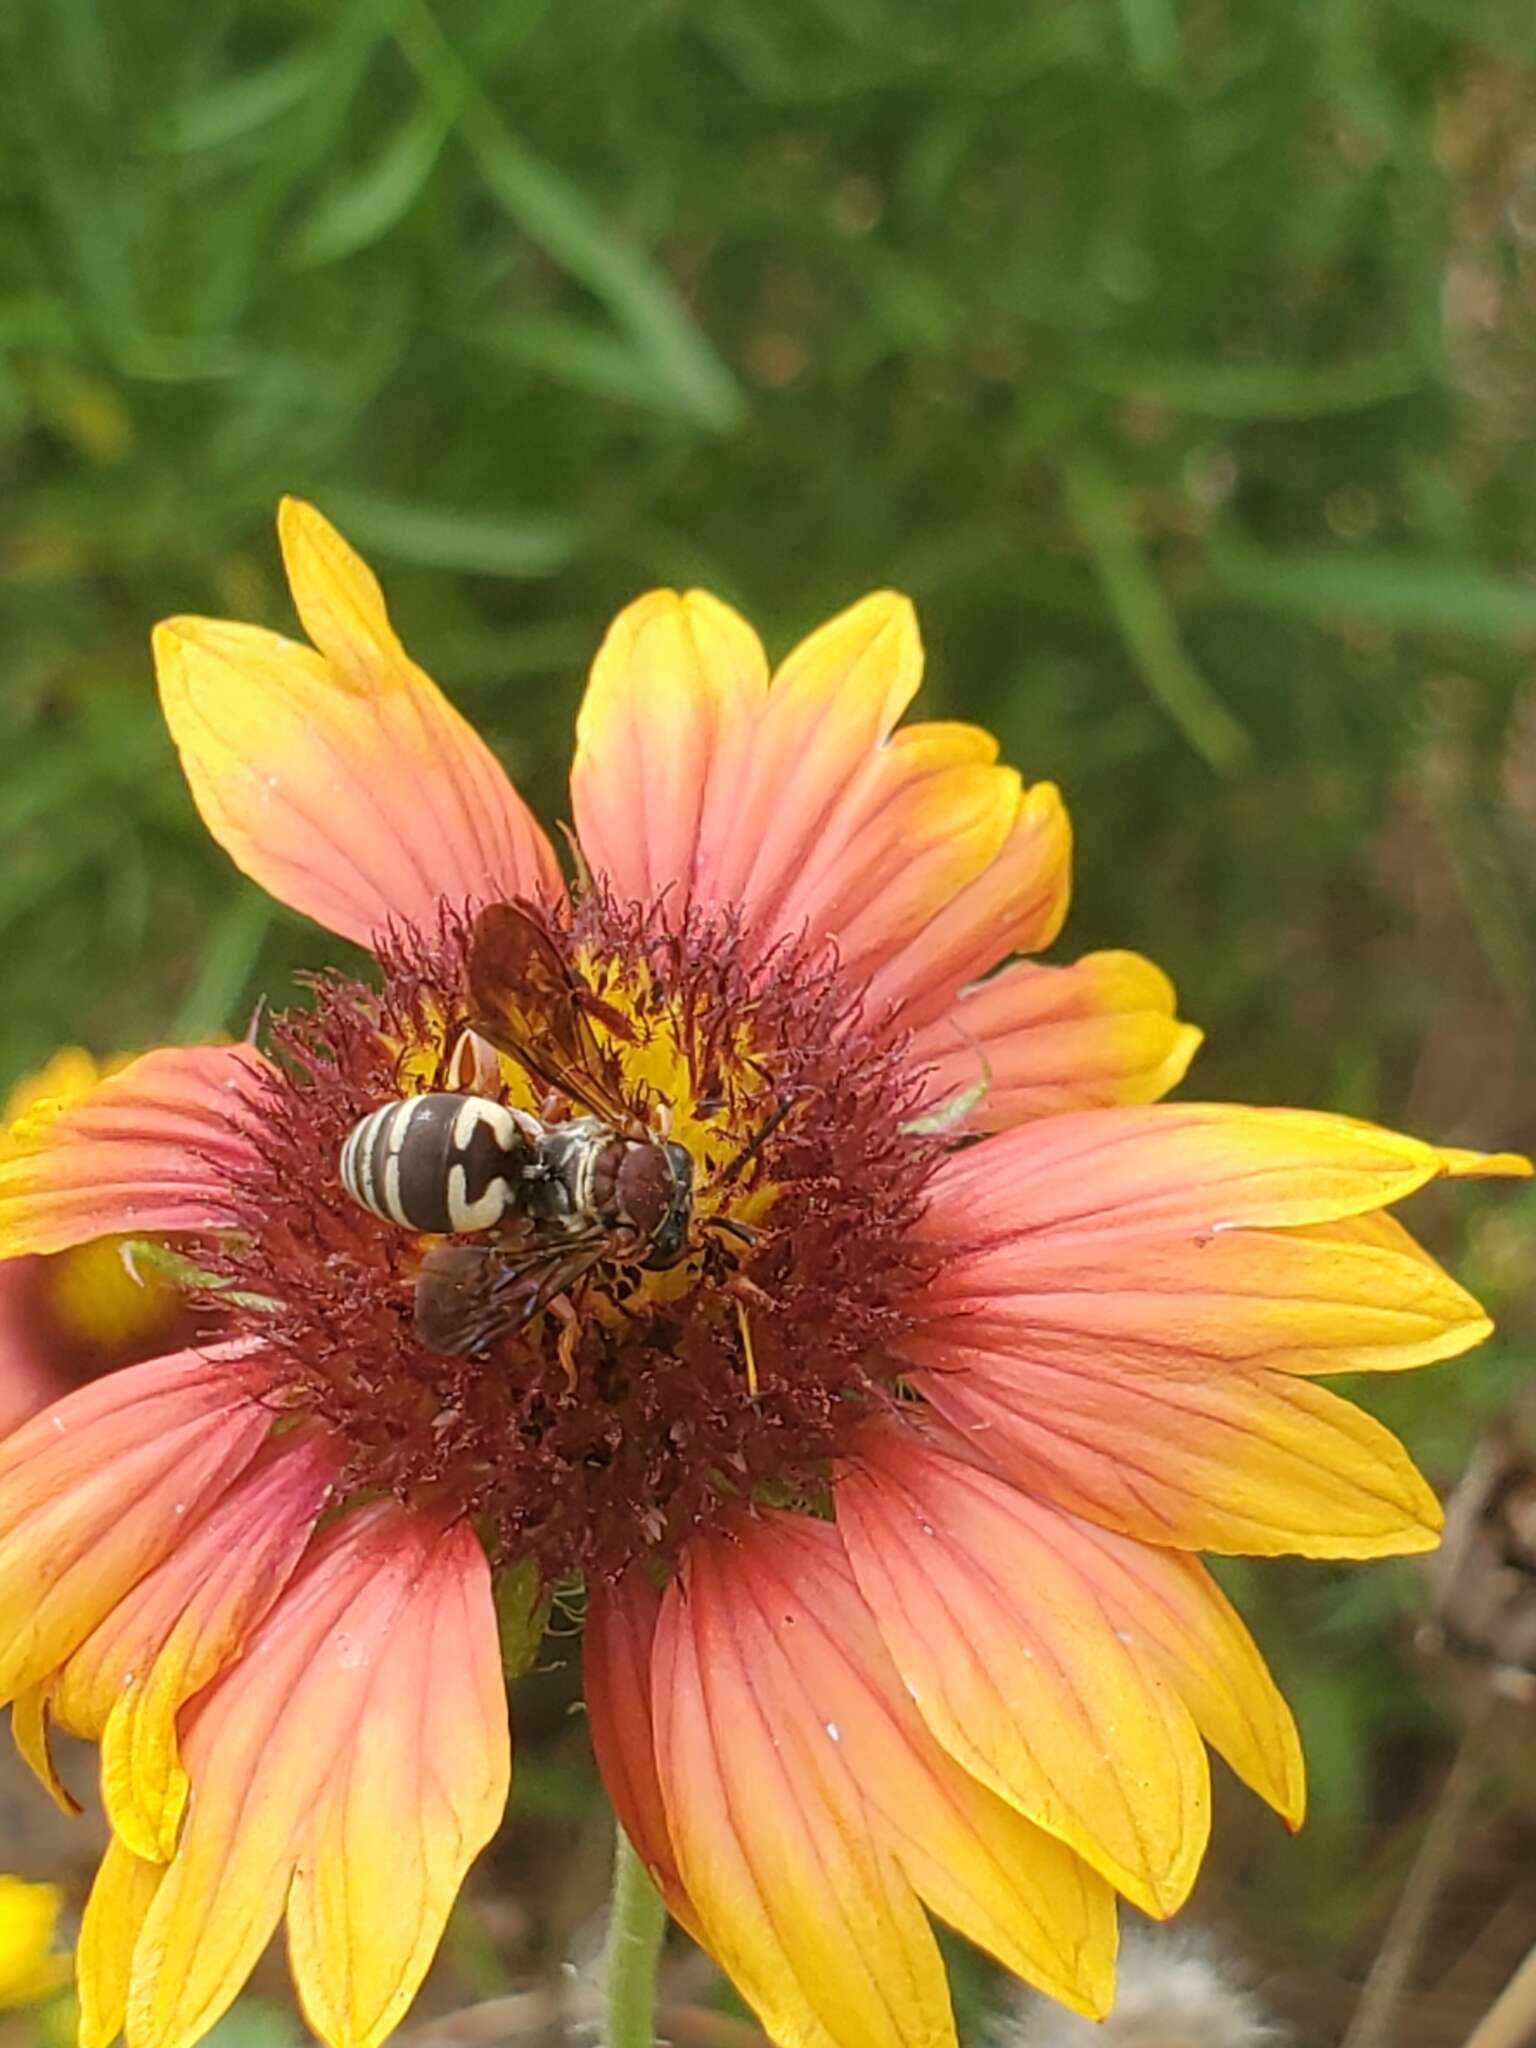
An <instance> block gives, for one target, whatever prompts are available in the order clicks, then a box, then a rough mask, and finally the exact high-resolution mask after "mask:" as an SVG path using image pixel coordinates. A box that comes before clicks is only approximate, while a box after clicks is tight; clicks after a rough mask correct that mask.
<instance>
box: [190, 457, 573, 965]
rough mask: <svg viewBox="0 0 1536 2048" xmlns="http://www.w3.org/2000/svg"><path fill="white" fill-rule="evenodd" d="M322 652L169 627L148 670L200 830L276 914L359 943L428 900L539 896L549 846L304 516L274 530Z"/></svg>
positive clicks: (364, 588) (420, 917)
mask: <svg viewBox="0 0 1536 2048" xmlns="http://www.w3.org/2000/svg"><path fill="white" fill-rule="evenodd" d="M278 534H279V538H280V540H281V542H282V548H283V559H284V562H285V564H286V566H287V570H288V578H289V581H290V583H291V584H292V586H293V594H294V602H295V604H296V605H297V607H298V610H299V614H300V616H301V618H302V619H303V621H304V625H305V627H306V629H307V630H308V631H309V633H310V634H311V636H312V638H313V639H314V641H315V643H316V645H317V646H318V648H319V649H320V652H319V653H315V652H314V651H313V650H311V649H310V648H308V647H302V646H300V645H298V644H297V643H296V642H294V641H291V640H287V639H284V638H283V636H282V635H281V634H278V633H269V632H266V631H264V630H262V629H261V628H259V627H256V626H243V625H236V624H233V623H231V622H229V621H227V620H220V619H195V618H179V619H169V620H167V621H166V622H165V623H164V624H163V625H161V626H158V627H157V628H156V629H155V636H154V649H155V663H156V668H157V671H158V674H159V679H160V696H161V702H162V705H163V707H164V711H165V716H166V721H167V723H168V724H169V726H170V729H171V736H172V738H173V739H174V740H175V742H176V746H177V750H178V751H179V753H180V755H181V760H182V766H183V767H184V769H185V770H186V774H187V780H188V782H189V783H190V785H191V788H192V796H193V800H194V801H195V803H196V804H197V807H198V810H199V811H200V812H201V814H202V817H203V821H204V823H205V824H206V825H207V827H208V829H209V831H210V832H212V834H213V836H214V837H215V838H216V839H217V840H218V841H219V843H220V845H221V846H222V847H223V848H224V850H225V852H226V853H228V854H229V856H230V858H231V859H232V860H233V861H234V862H235V864H236V865H237V866H238V867H240V868H241V869H243V870H244V872H245V873H246V874H248V875H250V876H251V877H252V879H253V880H255V881H257V882H259V883H260V884H261V885H262V887H263V888H265V889H268V890H270V891H271V893H272V894H273V895H274V896H276V897H277V898H278V899H279V900H280V901H281V902H284V903H287V904H288V905H290V906H291V907H292V908H293V909H295V910H300V911H303V912H304V913H305V914H306V915H307V916H310V917H313V918H315V919H317V920H318V921H319V922H320V923H321V924H324V925H328V926H329V927H330V928H331V930H333V931H337V932H340V933H341V934H342V935H343V936H344V937H346V938H351V939H356V940H359V941H361V942H362V943H365V944H366V943H368V942H369V941H370V940H372V939H373V938H374V936H375V935H376V934H377V933H379V932H380V931H382V930H383V928H384V927H385V925H386V924H388V923H389V921H390V920H391V919H394V920H397V921H399V922H401V923H405V924H411V925H415V926H417V927H420V928H422V929H430V928H433V927H435V925H436V922H437V917H438V913H439V909H440V907H441V905H442V904H443V903H444V902H445V901H447V902H449V903H452V904H455V905H463V904H465V903H469V902H477V903H486V902H492V901H496V900H499V899H501V898H505V897H508V896H515V895H530V894H538V893H540V892H553V891H555V890H558V888H559V885H560V884H559V870H558V867H557V864H556V862H555V858H554V854H553V851H552V850H551V848H550V845H549V842H548V840H547V839H546V838H545V837H544V834H543V833H542V832H541V831H540V829H539V827H538V825H537V824H536V823H535V821H534V819H533V817H532V815H531V813H530V812H529V811H528V809H527V806H526V805H525V804H524V803H523V801H522V799H521V798H520V797H519V796H518V795H517V793H516V791H515V790H514V789H513V788H512V785H511V784H510V783H509V782H508V780H507V778H506V776H505V774H504V773H503V772H502V769H501V768H500V766H499V764H498V763H497V761H496V759H495V757H494V756H493V755H492V754H491V753H490V751H489V749H488V748H487V747H486V746H485V745H484V743H483V742H482V741H481V740H480V739H479V737H478V736H477V735H476V734H475V732H474V731H473V730H472V728H471V727H470V726H469V725H467V724H466V723H465V721H464V720H463V719H462V718H461V717H460V716H459V714H458V713H457V712H456V711H455V710H454V709H453V707H452V706H451V705H450V704H449V703H448V701H447V699H446V698H445V697H444V696H443V695H442V693H441V692H440V691H439V690H438V688H437V686H436V684H435V683H433V682H432V681H431V679H430V678H429V677H428V676H426V675H424V674H423V673H422V671H421V670H420V669H419V668H417V667H416V665H415V663H414V662H412V661H411V660H410V659H409V658H408V656H407V655H406V654H405V652H404V650H403V649H402V648H401V646H400V643H399V641H398V640H397V639H396V638H395V635H394V632H393V630H392V628H391V626H390V623H389V619H388V616H387V614H386V612H385V609H384V600H383V596H382V594H381V592H380V590H379V586H378V583H377V581H376V580H375V578H374V576H373V574H372V572H371V571H370V570H369V569H368V568H367V567H366V566H365V565H364V563H363V562H362V561H360V560H359V558H358V557H357V556H356V555H355V554H354V553H353V551H352V550H351V549H350V548H349V547H348V546H347V544H346V542H345V541H344V540H343V539H342V538H341V536H340V534H338V533H337V532H336V531H335V529H334V528H333V527H332V526H330V525H329V524H328V523H327V522H326V520H324V519H323V518H322V517H321V515H320V514H319V513H318V512H317V511H315V509H314V507H313V506H310V505H305V504H302V503H300V502H299V501H298V500H297V499H292V498H288V499H284V501H283V505H282V508H281V511H280V513H279V518H278Z"/></svg>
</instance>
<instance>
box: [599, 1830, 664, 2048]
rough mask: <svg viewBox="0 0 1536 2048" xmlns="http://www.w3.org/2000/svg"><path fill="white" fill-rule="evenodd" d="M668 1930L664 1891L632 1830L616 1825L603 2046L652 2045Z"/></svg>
mask: <svg viewBox="0 0 1536 2048" xmlns="http://www.w3.org/2000/svg"><path fill="white" fill-rule="evenodd" d="M666 1931H667V1909H666V1907H665V1906H664V1905H663V1904H662V1903H661V1897H660V1894H659V1893H658V1892H657V1890H656V1887H655V1886H654V1885H653V1884H652V1883H651V1880H650V1878H649V1877H648V1876H647V1875H646V1870H645V1865H644V1864H643V1863H642V1862H641V1861H640V1858H639V1857H638V1856H637V1855H636V1854H635V1852H634V1850H633V1848H632V1847H631V1846H630V1841H629V1837H628V1835H626V1834H625V1832H624V1830H623V1828H621V1827H619V1826H617V1825H615V1827H614V1853H613V1907H612V1912H611V1915H610V1918H609V1921H608V1955H607V1963H606V1968H605V1971H604V1978H605V1982H606V1987H607V1988H606V2003H607V2026H606V2027H605V2029H604V2032H603V2048H652V2043H653V2042H654V2041H655V2039H656V2017H655V2015H656V1965H657V1962H658V1961H659V1960H660V1957H661V1938H662V1936H663V1935H664V1934H665V1933H666Z"/></svg>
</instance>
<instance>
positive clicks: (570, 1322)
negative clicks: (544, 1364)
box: [548, 1294, 581, 1394]
mask: <svg viewBox="0 0 1536 2048" xmlns="http://www.w3.org/2000/svg"><path fill="white" fill-rule="evenodd" d="M548 1311H549V1314H550V1315H552V1316H553V1317H554V1319H555V1321H556V1322H557V1323H558V1324H559V1325H560V1335H559V1337H558V1338H557V1339H556V1341H555V1356H556V1357H557V1358H558V1359H559V1360H560V1369H561V1371H562V1372H563V1373H564V1374H565V1383H566V1385H567V1386H568V1387H569V1388H570V1390H571V1392H572V1393H573V1394H574V1393H575V1391H576V1346H577V1344H578V1342H579V1341H580V1338H581V1318H580V1316H578V1315H577V1313H576V1305H575V1303H574V1302H573V1301H572V1300H571V1297H570V1296H569V1295H568V1294H557V1295H556V1296H555V1297H554V1299H553V1301H551V1302H549V1303H548Z"/></svg>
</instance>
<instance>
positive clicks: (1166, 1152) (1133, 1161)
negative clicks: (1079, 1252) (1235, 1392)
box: [925, 1102, 1447, 1246]
mask: <svg viewBox="0 0 1536 2048" xmlns="http://www.w3.org/2000/svg"><path fill="white" fill-rule="evenodd" d="M1446 1171H1447V1168H1446V1165H1445V1162H1444V1160H1443V1158H1442V1156H1441V1154H1440V1152H1439V1151H1438V1150H1437V1149H1436V1148H1435V1147H1434V1146H1433V1145H1426V1144H1424V1143H1423V1142H1422V1141H1421V1140H1420V1139H1418V1138H1410V1137H1406V1136H1404V1135H1403V1134H1402V1133H1400V1132H1397V1131H1388V1130H1383V1129H1381V1128H1380V1127H1379V1126H1378V1125H1376V1124H1366V1123H1359V1122H1356V1120H1355V1119H1354V1118H1352V1117H1344V1116H1330V1115H1327V1114H1326V1113H1325V1112H1323V1111H1321V1110H1307V1109H1252V1108H1248V1107H1246V1106H1243V1105H1238V1104H1233V1103H1206V1102H1177V1103H1154V1104H1151V1105H1149V1106H1147V1107H1144V1108H1120V1109H1097V1110H1079V1111H1073V1112H1069V1113H1068V1114H1066V1115H1063V1116H1053V1117H1047V1118H1044V1119H1043V1120H1041V1121H1039V1122H1037V1123H1031V1124H1025V1125H1022V1126H1020V1127H1018V1128H1016V1129H1013V1130H1009V1131H1003V1132H1000V1133H999V1134H998V1135H997V1136H996V1137H993V1138H990V1139H989V1140H988V1141H987V1142H986V1143H985V1144H984V1145H976V1146H972V1147H970V1148H969V1149H967V1150H965V1151H963V1152H960V1153H957V1154H956V1156H955V1158H954V1159H953V1160H952V1161H950V1162H949V1163H947V1164H946V1165H945V1166H944V1168H943V1169H942V1170H941V1172H940V1173H939V1174H938V1175H937V1176H936V1178H935V1181H934V1184H933V1197H932V1201H931V1204H930V1209H929V1216H928V1222H927V1224H926V1226H925V1229H926V1232H927V1235H928V1236H929V1237H930V1238H931V1239H932V1240H934V1241H935V1242H939V1243H946V1244H953V1243H955V1242H957V1241H959V1242H967V1243H976V1242H978V1240H984V1241H985V1242H987V1243H990V1244H994V1245H997V1246H1001V1245H1002V1243H1003V1242H1004V1240H1005V1239H1017V1238H1022V1237H1023V1236H1025V1235H1026V1234H1028V1233H1030V1232H1034V1231H1038V1230H1050V1231H1054V1232H1066V1231H1068V1230H1071V1231H1076V1232H1079V1233H1081V1234H1082V1235H1083V1237H1084V1238H1085V1239H1094V1240H1096V1241H1097V1242H1098V1243H1099V1244H1100V1245H1101V1246H1102V1245H1103V1244H1104V1242H1105V1233H1106V1232H1110V1233H1114V1234H1115V1235H1117V1236H1118V1234H1119V1233H1121V1232H1125V1231H1129V1230H1138V1231H1140V1230H1153V1229H1160V1230H1163V1231H1166V1232H1169V1233H1174V1232H1187V1233H1190V1234H1192V1235H1193V1236H1195V1237H1198V1238H1214V1237H1215V1236H1217V1235H1218V1234H1219V1233H1221V1232H1222V1231H1226V1230H1232V1229H1235V1228H1237V1227H1238V1226H1239V1225H1248V1226H1257V1227H1273V1226H1276V1225H1283V1226H1290V1225H1294V1224H1298V1223H1330V1222H1332V1221H1334V1219H1335V1218H1337V1217H1340V1216H1355V1215H1359V1214H1360V1213H1362V1212H1363V1211H1364V1210H1367V1209H1380V1208H1384V1207H1386V1206H1387V1205H1388V1204H1389V1203H1392V1202H1397V1201H1401V1200H1402V1198H1403V1197H1404V1196H1405V1195H1410V1194H1412V1193H1413V1191H1414V1189H1415V1188H1420V1187H1422V1186H1423V1185H1424V1183H1425V1182H1426V1181H1429V1180H1433V1179H1434V1178H1435V1177H1436V1176H1437V1175H1438V1174H1441V1173H1444V1172H1446Z"/></svg>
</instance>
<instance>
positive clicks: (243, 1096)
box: [0, 1045, 271, 1257]
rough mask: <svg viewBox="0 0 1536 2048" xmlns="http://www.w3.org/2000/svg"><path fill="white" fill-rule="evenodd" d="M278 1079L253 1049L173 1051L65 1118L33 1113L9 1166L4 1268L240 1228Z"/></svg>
mask: <svg viewBox="0 0 1536 2048" xmlns="http://www.w3.org/2000/svg"><path fill="white" fill-rule="evenodd" d="M270 1074H271V1068H270V1066H269V1065H268V1063H267V1061H266V1060H265V1059H264V1058H263V1057H262V1055H261V1054H260V1053H259V1052H257V1051H256V1049H255V1048H254V1047H253V1046H249V1045H198V1046H185V1047H168V1048H166V1049H165V1050H163V1051H160V1052H150V1053H145V1055H144V1056H143V1058H142V1059H137V1060H134V1061H133V1062H132V1063H131V1064H130V1065H128V1066H126V1067H124V1068H122V1069H121V1071H120V1072H118V1073H115V1074H113V1075H111V1076H110V1077H109V1078H108V1079H107V1080H105V1081H102V1082H100V1083H98V1085H97V1086H96V1087H95V1089H93V1090H92V1092H91V1093H90V1094H89V1095H88V1096H86V1097H85V1098H84V1099H83V1100H82V1101H79V1102H77V1103H73V1104H71V1105H70V1106H69V1107H67V1108H65V1109H62V1110H60V1111H58V1112H57V1113H56V1114H54V1113H50V1107H49V1105H47V1104H44V1105H40V1106H39V1107H38V1108H37V1109H34V1110H33V1111H32V1112H31V1113H30V1115H28V1116H27V1117H25V1118H24V1119H23V1120H22V1122H21V1123H20V1124H19V1125H18V1126H17V1127H16V1128H15V1130H13V1132H12V1134H11V1137H12V1148H11V1150H10V1151H9V1153H8V1154H7V1156H5V1157H4V1158H3V1159H0V1257H15V1256H16V1255H17V1254H18V1253H26V1252H55V1251H61V1250H63V1249H64V1248H66V1247H67V1246H69V1245H76V1244H83V1243H85V1242H86V1241H87V1240H88V1239H90V1238H95V1237H105V1236H107V1235H109V1234H110V1233H113V1232H134V1231H165V1230H173V1231H174V1230H219V1229H225V1228H228V1227H229V1226H230V1225H231V1224H233V1223H236V1222H237V1221H238V1220H239V1211H238V1209H237V1207H236V1205H235V1201H234V1196H233V1186H234V1183H235V1182H236V1181H237V1179H238V1177H239V1176H240V1174H241V1173H242V1172H244V1171H246V1170H248V1169H249V1167H250V1166H251V1165H252V1164H253V1163H254V1161H255V1160H256V1158H257V1156H258V1149H257V1148H258V1145H259V1142H260V1136H261V1129H262V1122H263V1102H262V1095H263V1089H264V1086H265V1084H266V1082H267V1080H268V1077H269V1076H270Z"/></svg>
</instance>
